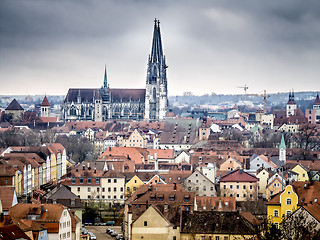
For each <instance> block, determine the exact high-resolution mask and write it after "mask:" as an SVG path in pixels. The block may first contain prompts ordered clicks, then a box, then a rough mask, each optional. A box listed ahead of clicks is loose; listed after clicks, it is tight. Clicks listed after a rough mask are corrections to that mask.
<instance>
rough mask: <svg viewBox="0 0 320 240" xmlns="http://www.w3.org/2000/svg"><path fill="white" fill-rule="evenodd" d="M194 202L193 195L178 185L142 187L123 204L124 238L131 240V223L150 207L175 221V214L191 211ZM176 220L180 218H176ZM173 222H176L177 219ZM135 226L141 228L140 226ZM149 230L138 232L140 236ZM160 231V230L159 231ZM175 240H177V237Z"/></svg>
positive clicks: (166, 230)
mask: <svg viewBox="0 0 320 240" xmlns="http://www.w3.org/2000/svg"><path fill="white" fill-rule="evenodd" d="M194 201H195V194H194V193H193V192H187V191H186V190H184V189H183V188H182V187H181V186H180V185H179V184H152V185H146V184H145V185H142V186H141V187H140V188H139V189H137V191H136V192H134V193H133V194H132V196H131V197H130V198H129V199H127V200H126V202H125V210H124V218H123V219H124V222H123V226H124V236H125V237H126V239H131V238H130V237H131V233H132V232H133V231H132V226H133V225H132V223H134V222H135V221H136V220H137V219H138V218H139V217H140V216H141V215H142V214H143V213H144V212H145V211H146V210H147V209H149V207H150V206H151V205H154V206H156V207H157V208H158V209H161V213H162V214H164V216H165V217H166V218H167V219H169V220H170V219H171V218H172V219H176V218H175V216H176V214H177V213H179V211H181V210H182V211H187V212H190V211H193V209H194ZM152 212H153V211H152ZM178 219H180V218H179V217H178ZM144 221H146V220H144ZM175 221H177V219H176V220H175ZM178 221H179V220H178ZM170 222H171V221H170ZM167 225H168V224H167ZM137 226H138V227H141V225H140V224H138V225H137ZM151 226H154V225H151ZM146 227H147V226H146ZM175 227H177V225H176V226H175ZM149 230H150V229H147V231H146V232H140V234H147V233H149ZM160 230H161V229H159V231H160ZM156 231H158V230H156ZM163 231H164V232H168V228H166V229H163ZM136 233H138V232H136ZM156 233H157V232H156ZM165 239H167V238H165ZM172 239H173V237H172ZM176 239H178V237H177V236H176Z"/></svg>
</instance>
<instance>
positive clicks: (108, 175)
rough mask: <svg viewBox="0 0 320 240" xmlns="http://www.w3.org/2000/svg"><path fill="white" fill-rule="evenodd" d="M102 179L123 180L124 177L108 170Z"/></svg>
mask: <svg viewBox="0 0 320 240" xmlns="http://www.w3.org/2000/svg"><path fill="white" fill-rule="evenodd" d="M102 177H105V178H124V176H123V175H122V174H121V173H119V172H116V171H115V170H109V171H108V172H106V173H105V174H103V176H102Z"/></svg>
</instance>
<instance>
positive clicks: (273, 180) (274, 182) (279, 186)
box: [266, 173, 286, 200]
mask: <svg viewBox="0 0 320 240" xmlns="http://www.w3.org/2000/svg"><path fill="white" fill-rule="evenodd" d="M285 187H286V179H285V178H284V176H283V174H280V173H274V174H272V175H271V176H270V177H269V179H268V181H267V186H266V199H268V200H269V199H271V197H272V196H274V195H275V194H277V193H279V192H281V191H283V189H285Z"/></svg>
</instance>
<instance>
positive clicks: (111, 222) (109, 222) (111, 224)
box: [105, 221, 114, 226]
mask: <svg viewBox="0 0 320 240" xmlns="http://www.w3.org/2000/svg"><path fill="white" fill-rule="evenodd" d="M105 225H106V226H113V225H114V221H108V222H106V223H105Z"/></svg>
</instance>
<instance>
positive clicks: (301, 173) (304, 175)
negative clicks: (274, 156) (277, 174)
mask: <svg viewBox="0 0 320 240" xmlns="http://www.w3.org/2000/svg"><path fill="white" fill-rule="evenodd" d="M291 171H292V172H295V173H297V174H298V180H297V181H303V182H307V181H309V176H308V171H307V170H306V169H305V168H304V166H302V165H301V164H300V163H299V164H297V165H296V166H295V167H293V168H292V169H291Z"/></svg>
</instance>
